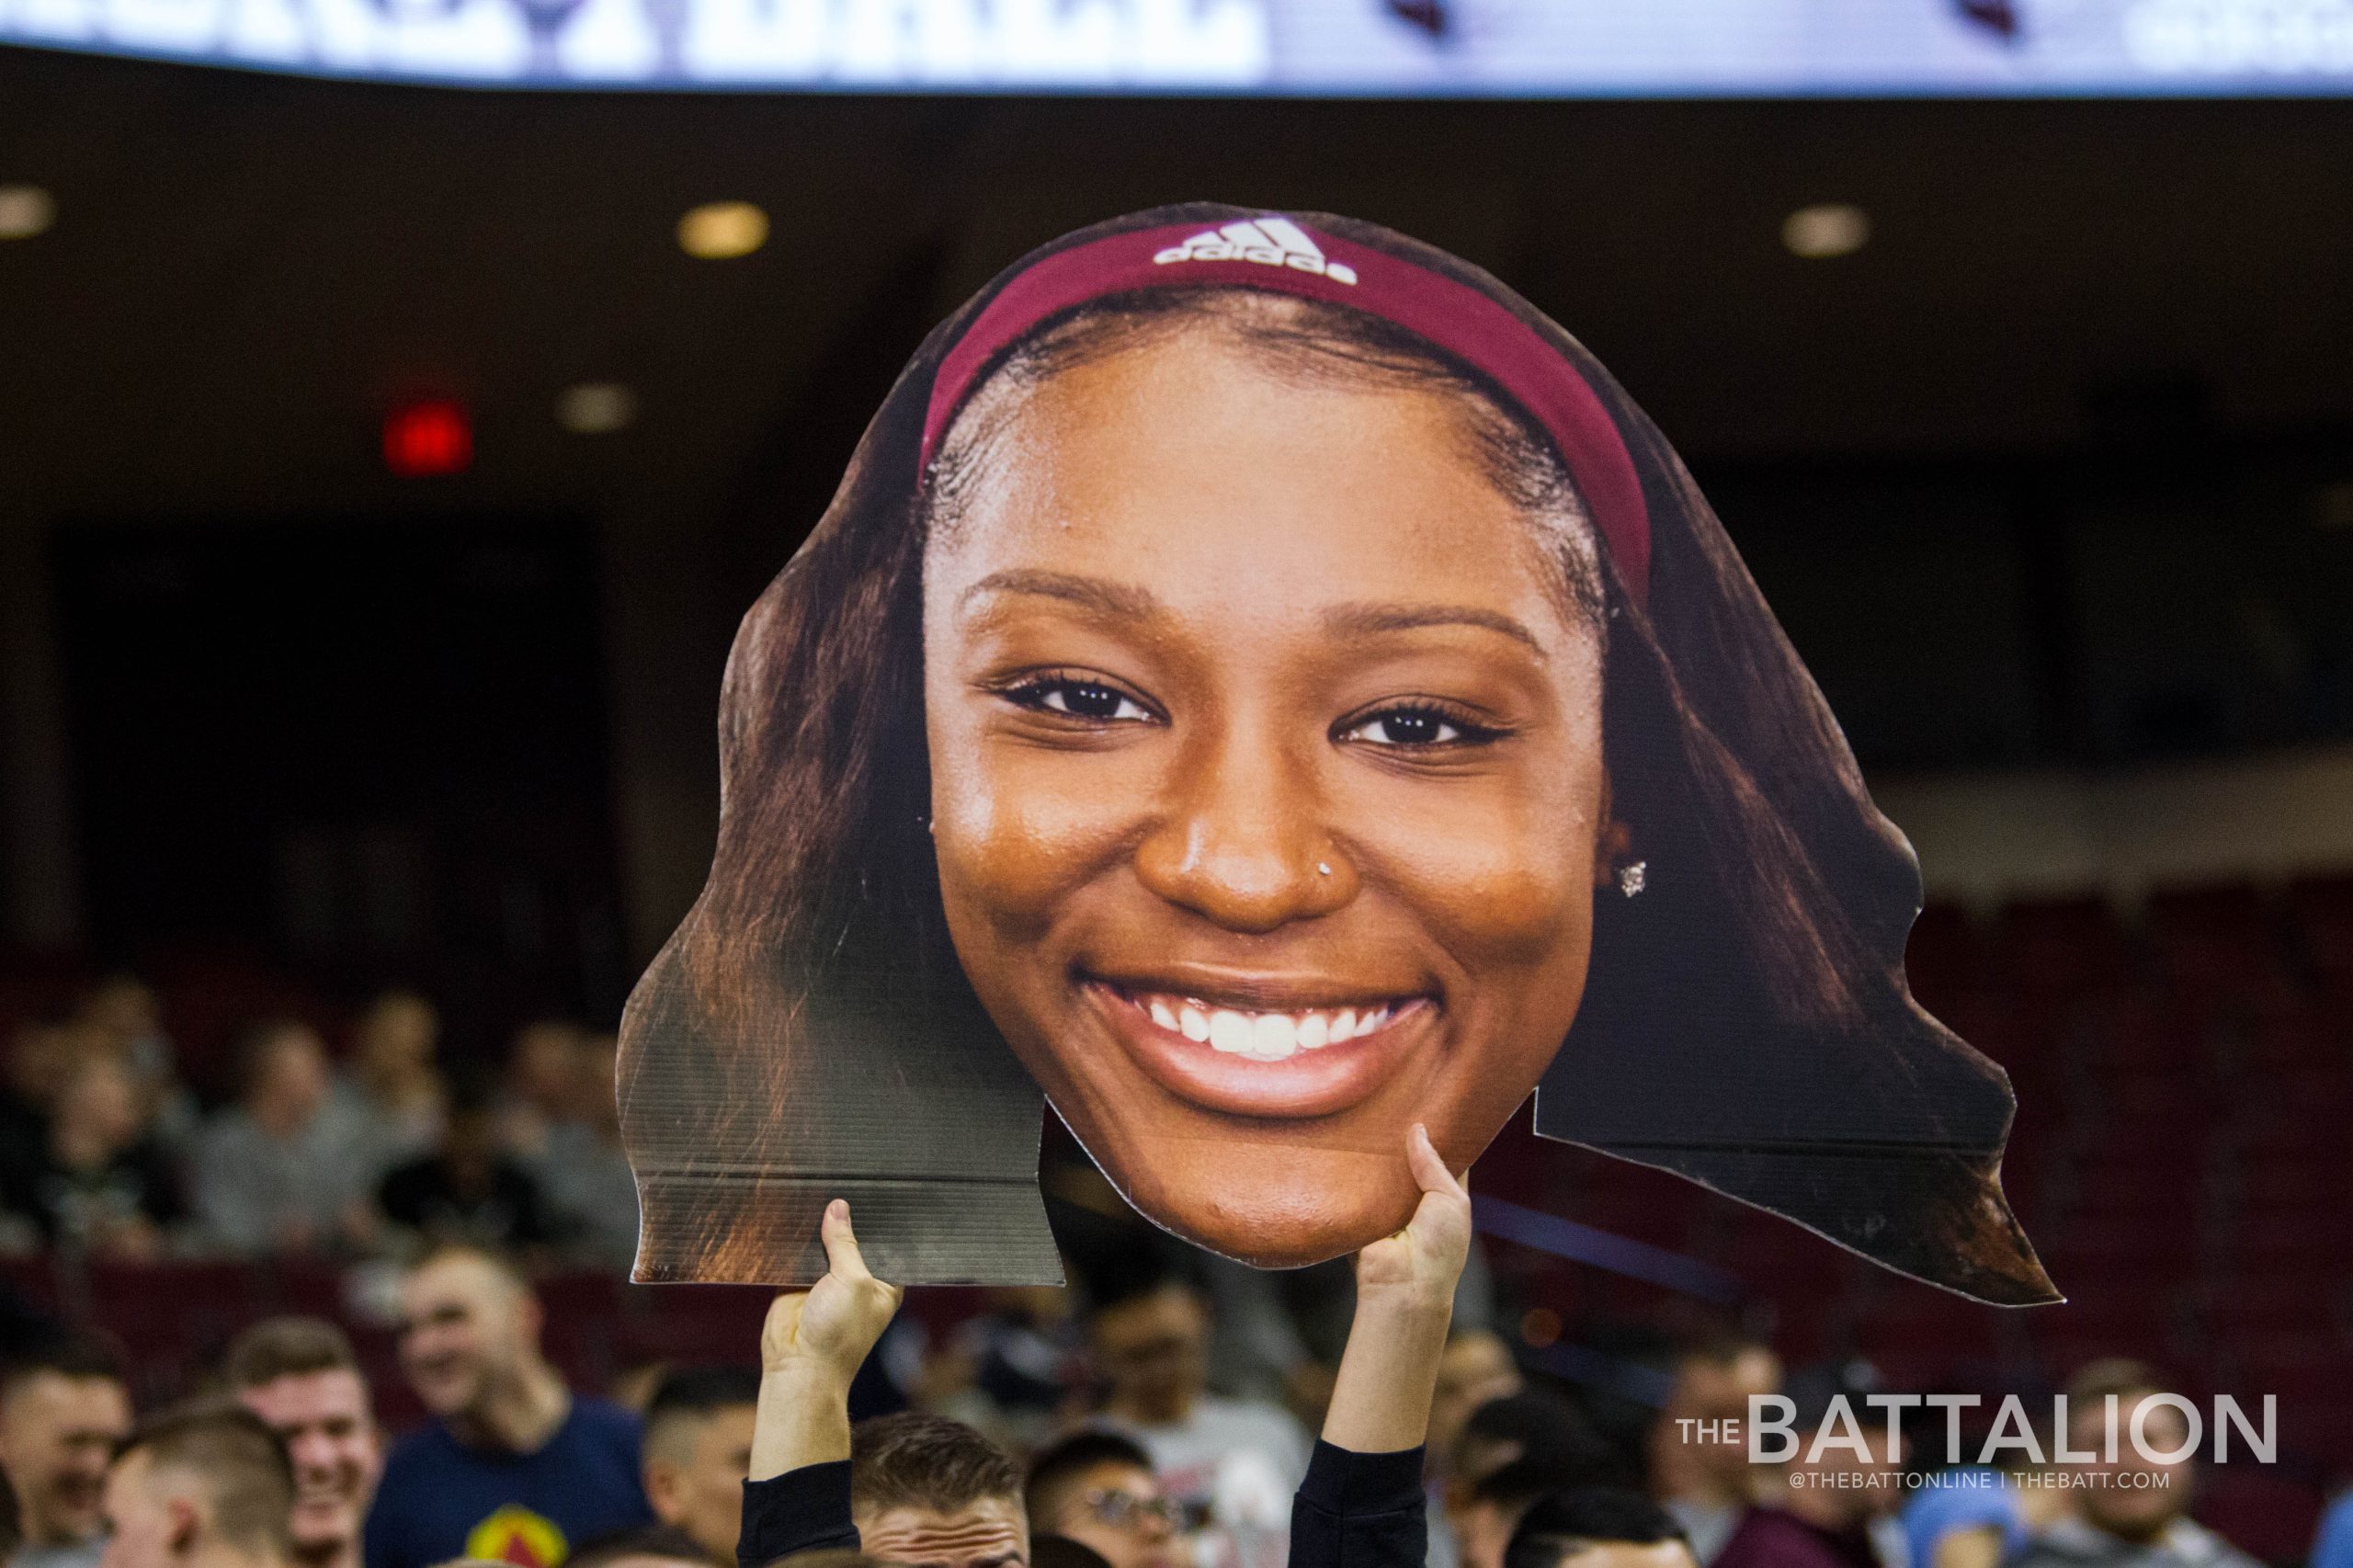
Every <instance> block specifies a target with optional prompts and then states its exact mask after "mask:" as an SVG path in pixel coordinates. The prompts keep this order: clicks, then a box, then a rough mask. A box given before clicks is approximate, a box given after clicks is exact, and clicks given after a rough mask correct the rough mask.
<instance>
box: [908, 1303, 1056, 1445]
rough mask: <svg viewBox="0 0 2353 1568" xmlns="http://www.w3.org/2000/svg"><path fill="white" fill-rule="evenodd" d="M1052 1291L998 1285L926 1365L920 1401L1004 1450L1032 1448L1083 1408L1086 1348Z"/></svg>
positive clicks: (923, 1372)
mask: <svg viewBox="0 0 2353 1568" xmlns="http://www.w3.org/2000/svg"><path fill="white" fill-rule="evenodd" d="M1073 1294H1074V1292H1073V1291H1071V1290H1067V1289H1065V1288H1063V1287H1062V1286H1058V1285H1010V1286H999V1287H996V1288H995V1289H993V1290H989V1291H988V1292H987V1294H986V1295H985V1296H983V1299H982V1311H981V1312H980V1313H979V1314H978V1315H977V1316H975V1317H972V1318H970V1319H967V1320H966V1321H965V1322H964V1323H963V1324H961V1325H960V1326H959V1327H958V1328H957V1329H956V1331H955V1333H954V1334H953V1335H951V1336H950V1337H949V1340H948V1342H947V1343H946V1344H945V1345H944V1346H940V1347H939V1348H938V1350H936V1351H935V1353H934V1354H933V1355H932V1356H931V1357H930V1358H928V1359H926V1362H925V1363H924V1366H923V1369H922V1376H921V1388H920V1392H919V1400H918V1402H919V1403H921V1404H923V1406H924V1407H925V1408H926V1409H928V1410H933V1411H937V1412H938V1414H940V1415H952V1416H954V1417H955V1418H956V1419H958V1420H960V1421H962V1422H965V1423H967V1424H968V1425H971V1426H977V1427H979V1428H980V1429H981V1430H982V1431H983V1432H985V1433H987V1434H988V1435H989V1436H990V1437H994V1438H995V1439H996V1440H997V1441H999V1442H1001V1443H1005V1444H1006V1446H1008V1447H1010V1448H1014V1449H1034V1448H1037V1447H1039V1446H1040V1444H1042V1443H1044V1442H1045V1441H1046V1440H1047V1439H1048V1438H1049V1437H1051V1435H1052V1434H1053V1433H1054V1432H1056V1431H1058V1430H1060V1429H1061V1428H1062V1427H1063V1426H1067V1425H1069V1423H1070V1422H1071V1421H1072V1420H1073V1419H1074V1418H1075V1417H1076V1416H1077V1415H1079V1414H1080V1413H1081V1412H1083V1410H1084V1409H1085V1408H1086V1403H1087V1398H1088V1394H1089V1392H1090V1391H1089V1390H1088V1388H1087V1386H1086V1382H1087V1378H1086V1346H1085V1344H1084V1342H1083V1341H1082V1340H1081V1338H1080V1336H1079V1329H1078V1323H1077V1320H1076V1316H1075V1314H1074V1312H1073V1310H1072V1301H1071V1298H1072V1296H1073Z"/></svg>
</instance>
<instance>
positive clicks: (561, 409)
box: [555, 381, 637, 436]
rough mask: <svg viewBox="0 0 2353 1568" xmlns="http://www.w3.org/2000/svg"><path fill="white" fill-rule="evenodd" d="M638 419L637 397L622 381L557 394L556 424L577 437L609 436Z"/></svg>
mask: <svg viewBox="0 0 2353 1568" xmlns="http://www.w3.org/2000/svg"><path fill="white" fill-rule="evenodd" d="M636 418H637V394H636V393H635V392H631V391H630V390H629V388H627V387H625V386H623V385H621V384H620V382H619V381H580V382H577V383H575V384H574V385H572V386H568V387H566V388H564V389H563V391H562V392H558V393H557V394H556V399H555V422H556V423H557V424H559V425H561V426H563V427H564V428H565V429H567V430H569V431H571V432H572V433H573V434H574V435H575V436H607V435H610V434H611V433H612V432H613V431H615V430H620V429H625V428H627V427H628V426H629V425H630V424H631V421H633V420H635V419H636Z"/></svg>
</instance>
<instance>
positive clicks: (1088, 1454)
mask: <svg viewBox="0 0 2353 1568" xmlns="http://www.w3.org/2000/svg"><path fill="white" fill-rule="evenodd" d="M1022 1496H1023V1501H1024V1503H1025V1504H1026V1506H1027V1507H1028V1510H1029V1528H1031V1529H1033V1530H1036V1531H1038V1532H1040V1534H1041V1535H1044V1534H1051V1535H1056V1536H1061V1537H1063V1538H1065V1539H1067V1540H1074V1541H1076V1542H1078V1543H1079V1544H1080V1545H1081V1546H1084V1547H1086V1548H1087V1549H1089V1550H1090V1551H1094V1552H1095V1553H1097V1555H1098V1556H1100V1557H1101V1558H1102V1559H1103V1561H1104V1562H1107V1563H1108V1564H1109V1568H1175V1564H1176V1556H1177V1552H1176V1532H1177V1527H1178V1524H1179V1520H1178V1519H1177V1517H1176V1509H1175V1507H1174V1506H1171V1505H1170V1503H1169V1502H1168V1500H1167V1499H1166V1498H1165V1497H1163V1496H1162V1495H1161V1494H1160V1481H1159V1478H1158V1477H1157V1476H1155V1475H1154V1474H1153V1471H1152V1457H1151V1456H1150V1455H1148V1454H1146V1453H1145V1452H1144V1451H1143V1449H1142V1448H1141V1447H1139V1446H1138V1445H1137V1444H1136V1442H1135V1441H1134V1440H1133V1439H1132V1438H1129V1437H1121V1436H1120V1435H1119V1434H1118V1433H1117V1432H1097V1431H1082V1432H1074V1433H1073V1434H1072V1435H1071V1436H1069V1437H1064V1438H1063V1439H1062V1440H1061V1441H1060V1442H1058V1443H1054V1444H1052V1445H1051V1446H1049V1447H1048V1448H1046V1449H1042V1450H1040V1452H1039V1454H1038V1455H1037V1457H1036V1458H1034V1459H1032V1460H1030V1461H1029V1483H1028V1484H1027V1485H1026V1486H1025V1487H1024V1488H1023V1493H1022Z"/></svg>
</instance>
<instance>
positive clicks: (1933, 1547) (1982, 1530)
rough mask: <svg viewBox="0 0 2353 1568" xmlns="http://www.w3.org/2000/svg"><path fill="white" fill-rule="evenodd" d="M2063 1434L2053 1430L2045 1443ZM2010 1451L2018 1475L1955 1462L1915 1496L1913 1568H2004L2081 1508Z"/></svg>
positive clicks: (1909, 1546) (1907, 1543)
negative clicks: (2052, 1527)
mask: <svg viewBox="0 0 2353 1568" xmlns="http://www.w3.org/2000/svg"><path fill="white" fill-rule="evenodd" d="M2064 1435H2065V1433H2064V1429H2063V1428H2053V1429H2050V1430H2046V1431H2044V1432H2043V1433H2042V1434H2041V1440H2042V1441H2044V1442H2048V1441H2049V1440H2050V1439H2051V1438H2052V1437H2054V1436H2056V1437H2064ZM2006 1454H2007V1456H2008V1457H2010V1458H2012V1459H2013V1460H2019V1461H2020V1462H2019V1463H2018V1468H2016V1469H2015V1470H2010V1471H2004V1470H1997V1469H1995V1468H1994V1467H1993V1466H1991V1465H1954V1466H1952V1467H1951V1468H1949V1469H1947V1470H1945V1471H1942V1472H1940V1473H1939V1474H1938V1476H1937V1477H1936V1479H1935V1481H1934V1482H1933V1483H1930V1484H1927V1485H1923V1486H1921V1487H1919V1488H1918V1489H1917V1490H1916V1491H1915V1492H1914V1493H1913V1494H1912V1495H1911V1497H1910V1500H1909V1501H1907V1502H1906V1503H1905V1504H1904V1507H1903V1511H1902V1513H1901V1514H1900V1515H1899V1516H1898V1519H1899V1528H1901V1529H1902V1531H1903V1534H1904V1562H1905V1563H1906V1564H1907V1565H1908V1568H2000V1565H2001V1564H2002V1563H2003V1562H2006V1561H2007V1560H2008V1559H2009V1558H2011V1557H2014V1556H2016V1555H2017V1554H2018V1552H2021V1551H2025V1550H2026V1547H2027V1543H2028V1542H2029V1541H2030V1540H2033V1539H2034V1538H2035V1537H2036V1536H2038V1535H2040V1534H2041V1533H2042V1532H2043V1531H2044V1530H2046V1529H2048V1528H2051V1526H2052V1525H2053V1524H2055V1523H2056V1522H2058V1520H2059V1518H2060V1517H2061V1516H2062V1515H2063V1514H2065V1513H2066V1512H2068V1510H2069V1509H2071V1508H2072V1507H2073V1506H2075V1498H2074V1494H2073V1493H2072V1491H2071V1489H2070V1488H2068V1487H2067V1486H2066V1485H2064V1484H2061V1483H2063V1482H2064V1480H2065V1479H2066V1478H2065V1477H2063V1476H2053V1475H2050V1474H2049V1473H2048V1471H2049V1467H2048V1465H2047V1464H2035V1463H2031V1462H2029V1461H2026V1460H2025V1459H2024V1457H2023V1456H2021V1455H2019V1454H2018V1451H2017V1450H2015V1449H2010V1450H2006ZM2348 1568H2353V1565H2348Z"/></svg>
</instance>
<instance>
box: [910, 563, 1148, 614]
mask: <svg viewBox="0 0 2353 1568" xmlns="http://www.w3.org/2000/svg"><path fill="white" fill-rule="evenodd" d="M984 594H1033V595H1036V596H1038V597H1040V598H1049V599H1061V600H1063V602H1064V603H1066V604H1074V605H1077V606H1079V607H1081V608H1085V609H1091V610H1093V611H1095V612H1096V613H1097V614H1098V615H1105V616H1116V617H1119V618H1120V619H1134V620H1141V619H1143V618H1145V617H1146V616H1151V615H1156V614H1158V613H1159V610H1160V601H1159V600H1158V599H1156V598H1154V597H1153V596H1152V594H1151V592H1150V591H1149V590H1147V589H1144V588H1140V587H1137V586H1136V585H1133V584H1131V583H1114V582H1112V581H1111V580H1109V579H1108V578H1106V577H1086V576H1082V575H1080V574H1077V573H1074V572H1040V571H1037V570H1034V569H1029V568H1014V569H1012V570H1009V571H1005V572H992V573H990V574H988V575H987V576H985V577H983V578H982V579H981V580H980V581H979V582H977V583H975V584H973V585H972V586H971V587H969V588H967V589H965V590H964V591H963V593H962V594H961V595H959V596H958V597H957V600H956V608H957V610H958V612H959V613H961V612H962V611H963V610H965V609H966V608H970V606H971V605H972V601H973V600H974V599H977V598H979V597H982V596H983V595H984Z"/></svg>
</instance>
